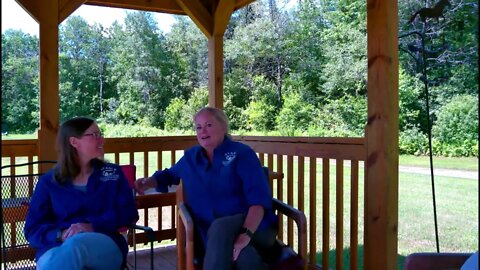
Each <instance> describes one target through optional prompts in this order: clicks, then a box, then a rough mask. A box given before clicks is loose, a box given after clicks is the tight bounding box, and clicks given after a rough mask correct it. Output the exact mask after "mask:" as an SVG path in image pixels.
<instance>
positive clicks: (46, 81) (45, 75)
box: [38, 0, 59, 170]
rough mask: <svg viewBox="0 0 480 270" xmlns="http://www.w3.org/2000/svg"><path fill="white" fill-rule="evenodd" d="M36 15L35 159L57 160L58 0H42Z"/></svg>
mask: <svg viewBox="0 0 480 270" xmlns="http://www.w3.org/2000/svg"><path fill="white" fill-rule="evenodd" d="M38 14H39V24H40V129H39V130H38V149H39V150H38V159H39V160H56V157H57V155H56V150H55V139H56V136H57V130H58V125H59V91H58V88H59V86H58V81H59V79H58V0H45V1H44V3H43V5H42V6H41V8H39V10H38ZM41 170H43V169H42V168H41Z"/></svg>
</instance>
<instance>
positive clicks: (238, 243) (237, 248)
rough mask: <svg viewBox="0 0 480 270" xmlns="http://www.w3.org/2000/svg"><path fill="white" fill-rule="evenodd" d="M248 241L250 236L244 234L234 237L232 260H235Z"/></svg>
mask: <svg viewBox="0 0 480 270" xmlns="http://www.w3.org/2000/svg"><path fill="white" fill-rule="evenodd" d="M248 243H250V237H249V236H248V235H246V234H243V233H242V234H240V235H239V236H237V239H235V243H233V261H236V260H237V258H238V255H239V254H240V252H242V249H243V248H245V247H246V246H247V245H248Z"/></svg>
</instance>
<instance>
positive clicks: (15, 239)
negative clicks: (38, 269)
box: [0, 161, 56, 269]
mask: <svg viewBox="0 0 480 270" xmlns="http://www.w3.org/2000/svg"><path fill="white" fill-rule="evenodd" d="M55 164H56V161H34V162H27V163H21V164H14V165H6V166H2V168H1V169H2V177H1V183H0V193H1V194H2V207H1V215H0V216H1V220H0V224H1V228H0V229H1V239H0V242H1V250H2V251H1V252H2V254H1V256H0V257H1V263H2V269H35V250H34V249H33V248H32V247H30V245H29V244H28V241H27V239H25V235H24V234H23V229H24V226H25V219H26V217H27V210H28V205H29V204H30V199H31V197H32V195H33V190H34V188H35V185H36V184H37V182H38V178H39V177H40V176H41V175H42V174H41V173H33V171H34V167H37V168H39V167H40V166H47V168H48V167H53V165H55Z"/></svg>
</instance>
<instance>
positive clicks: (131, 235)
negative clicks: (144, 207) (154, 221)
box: [120, 165, 155, 270]
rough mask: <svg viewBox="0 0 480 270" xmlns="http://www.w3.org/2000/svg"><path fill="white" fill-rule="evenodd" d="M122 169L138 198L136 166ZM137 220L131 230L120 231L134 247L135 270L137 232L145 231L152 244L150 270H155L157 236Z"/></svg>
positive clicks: (125, 166) (124, 166) (127, 166)
mask: <svg viewBox="0 0 480 270" xmlns="http://www.w3.org/2000/svg"><path fill="white" fill-rule="evenodd" d="M120 168H121V169H122V172H123V174H124V175H125V178H126V179H127V181H128V184H129V186H130V188H131V189H132V192H133V195H134V197H135V198H136V199H137V197H136V192H135V180H136V170H137V168H136V167H135V165H121V166H120ZM136 203H137V208H138V207H139V202H138V200H136ZM136 222H137V221H136V220H135V221H134V222H132V224H131V225H130V227H129V228H122V229H120V233H122V234H125V233H126V237H127V241H128V242H129V244H131V245H132V246H133V254H134V255H133V256H134V265H133V266H134V269H137V241H136V237H135V235H136V233H135V231H136V230H141V231H144V234H145V235H146V238H147V239H148V242H150V269H152V270H153V268H154V266H153V265H154V257H153V242H154V241H155V234H154V232H153V229H152V228H150V227H147V226H141V225H138V224H136ZM125 267H127V268H128V265H125Z"/></svg>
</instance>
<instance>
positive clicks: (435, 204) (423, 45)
mask: <svg viewBox="0 0 480 270" xmlns="http://www.w3.org/2000/svg"><path fill="white" fill-rule="evenodd" d="M426 24H427V23H426V22H425V23H424V24H423V31H422V35H421V40H422V60H423V79H424V80H423V83H424V85H425V103H426V107H427V108H426V109H427V133H428V153H429V156H430V176H431V180H432V195H433V196H432V197H433V219H434V222H435V243H436V245H437V253H440V243H439V240H438V223H437V203H436V199H435V178H434V174H433V153H432V125H431V120H430V102H429V93H428V79H427V61H426V57H425V38H424V37H425V29H426Z"/></svg>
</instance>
